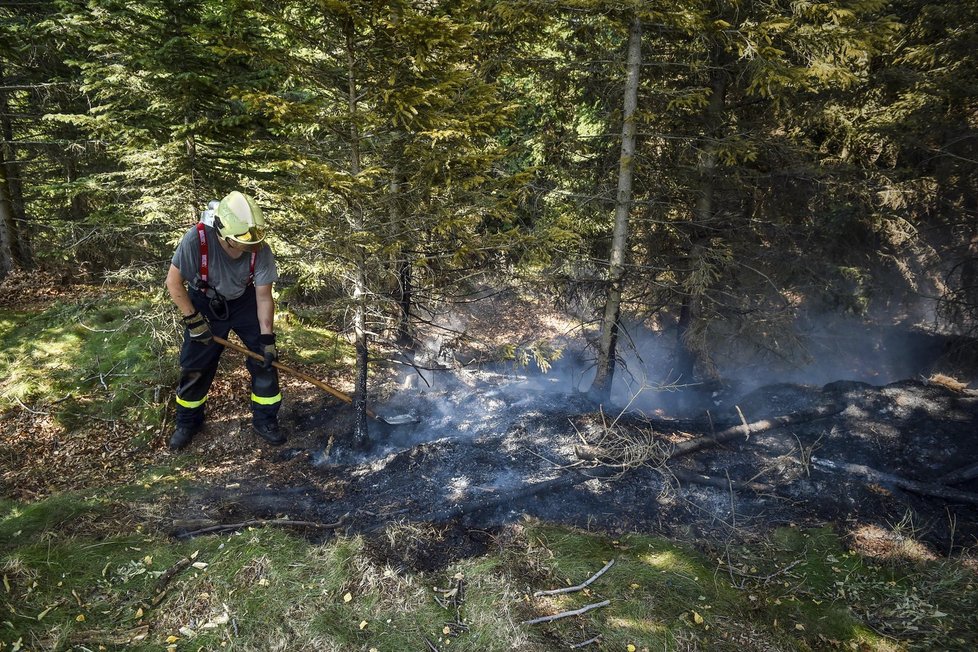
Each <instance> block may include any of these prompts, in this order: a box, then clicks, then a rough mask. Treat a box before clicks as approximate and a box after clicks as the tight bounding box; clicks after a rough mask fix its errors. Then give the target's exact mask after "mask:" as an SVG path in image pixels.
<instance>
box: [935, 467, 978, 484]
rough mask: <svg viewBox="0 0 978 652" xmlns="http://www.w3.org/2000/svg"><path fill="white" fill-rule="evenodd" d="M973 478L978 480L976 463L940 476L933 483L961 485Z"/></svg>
mask: <svg viewBox="0 0 978 652" xmlns="http://www.w3.org/2000/svg"><path fill="white" fill-rule="evenodd" d="M975 478H978V462H974V463H972V464H969V465H968V466H964V467H962V468H960V469H956V470H954V471H951V472H950V473H947V474H945V475H942V476H941V477H939V478H938V479H937V480H936V481H935V482H936V483H937V484H961V483H962V482H968V481H969V480H974V479H975Z"/></svg>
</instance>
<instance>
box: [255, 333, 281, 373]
mask: <svg viewBox="0 0 978 652" xmlns="http://www.w3.org/2000/svg"><path fill="white" fill-rule="evenodd" d="M258 341H259V342H260V343H261V353H262V355H263V356H264V357H265V363H264V364H263V365H262V367H263V368H264V369H271V368H272V363H273V362H275V361H276V360H278V351H277V350H276V349H275V333H262V334H261V335H260V336H259V337H258Z"/></svg>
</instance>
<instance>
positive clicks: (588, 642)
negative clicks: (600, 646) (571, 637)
mask: <svg viewBox="0 0 978 652" xmlns="http://www.w3.org/2000/svg"><path fill="white" fill-rule="evenodd" d="M600 640H601V636H600V635H598V636H592V637H591V638H589V639H588V640H586V641H581V642H580V643H574V645H572V646H570V649H572V650H576V649H578V648H582V647H587V646H588V645H591V643H597V642H598V641H600Z"/></svg>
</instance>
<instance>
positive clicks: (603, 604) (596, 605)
mask: <svg viewBox="0 0 978 652" xmlns="http://www.w3.org/2000/svg"><path fill="white" fill-rule="evenodd" d="M609 604H611V600H602V601H601V602H595V603H594V604H588V605H584V606H583V607H581V608H580V609H572V610H570V611H561V612H560V613H559V614H554V615H552V616H541V617H539V618H534V619H532V620H524V621H523V624H524V625H536V624H538V623H549V622H551V621H554V620H560V619H561V618H570V617H571V616H580V615H581V614H586V613H587V612H589V611H591V610H592V609H599V608H601V607H607V606H608V605H609Z"/></svg>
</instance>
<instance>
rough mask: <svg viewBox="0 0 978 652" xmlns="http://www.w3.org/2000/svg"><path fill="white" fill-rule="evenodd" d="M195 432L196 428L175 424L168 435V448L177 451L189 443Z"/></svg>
mask: <svg viewBox="0 0 978 652" xmlns="http://www.w3.org/2000/svg"><path fill="white" fill-rule="evenodd" d="M196 434H197V429H196V428H193V427H191V426H177V429H176V430H174V431H173V434H172V435H171V436H170V450H171V451H178V450H180V449H181V448H184V447H185V446H186V445H187V444H189V443H190V440H191V439H193V438H194V435H196Z"/></svg>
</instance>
